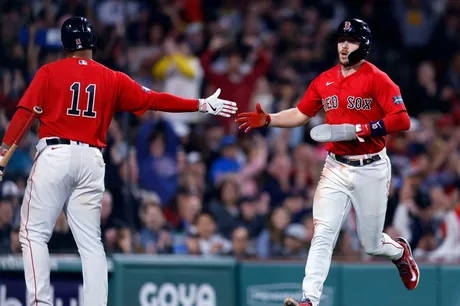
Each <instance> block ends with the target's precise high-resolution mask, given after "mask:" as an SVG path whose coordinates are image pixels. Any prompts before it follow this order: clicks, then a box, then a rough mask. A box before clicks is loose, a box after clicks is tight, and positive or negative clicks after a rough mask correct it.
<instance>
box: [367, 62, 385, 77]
mask: <svg viewBox="0 0 460 306" xmlns="http://www.w3.org/2000/svg"><path fill="white" fill-rule="evenodd" d="M363 68H364V72H365V73H366V74H370V75H372V76H373V77H374V78H377V79H388V80H390V76H389V75H388V74H387V73H386V72H385V71H383V70H381V69H380V68H379V67H377V66H376V65H374V64H373V63H371V62H368V61H364V63H363Z"/></svg>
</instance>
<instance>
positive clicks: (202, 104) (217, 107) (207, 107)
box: [198, 88, 238, 117]
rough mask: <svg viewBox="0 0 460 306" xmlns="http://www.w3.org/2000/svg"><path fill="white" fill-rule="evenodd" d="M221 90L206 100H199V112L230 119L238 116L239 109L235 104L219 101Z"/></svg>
mask: <svg viewBox="0 0 460 306" xmlns="http://www.w3.org/2000/svg"><path fill="white" fill-rule="evenodd" d="M219 95H220V88H219V89H217V90H216V92H215V93H214V94H213V95H212V96H210V97H208V98H206V99H199V109H198V110H199V111H200V112H202V113H208V114H211V115H216V116H222V117H230V116H231V115H233V114H236V111H237V110H238V107H237V106H236V103H235V102H232V101H227V100H223V99H219Z"/></svg>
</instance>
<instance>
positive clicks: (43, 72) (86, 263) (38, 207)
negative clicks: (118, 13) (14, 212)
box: [0, 17, 237, 306]
mask: <svg viewBox="0 0 460 306" xmlns="http://www.w3.org/2000/svg"><path fill="white" fill-rule="evenodd" d="M61 35H62V37H61V40H62V43H63V47H64V49H65V51H66V53H67V58H66V59H63V60H60V61H57V62H54V63H51V64H47V65H44V66H43V67H41V68H40V69H39V70H38V71H37V73H36V75H35V77H34V79H33V81H32V82H31V84H30V87H29V88H28V89H27V92H26V93H25V94H24V96H23V98H22V99H21V101H20V103H19V105H18V109H17V111H16V113H15V115H14V116H13V119H12V120H11V123H10V125H9V127H8V130H7V131H6V134H5V137H4V139H3V144H2V150H3V152H4V151H5V149H6V148H8V147H9V146H11V145H12V143H13V142H14V141H15V139H16V137H17V135H18V133H19V131H20V130H21V127H22V126H23V125H24V122H25V121H27V118H28V117H30V115H31V112H32V110H33V107H34V106H39V107H41V108H42V109H43V113H42V115H41V117H40V128H39V132H38V134H39V135H38V136H39V139H40V140H39V142H38V144H37V154H36V156H35V160H34V165H33V168H32V171H31V173H30V176H29V179H28V182H27V187H26V191H25V196H24V201H23V203H22V208H21V229H20V242H21V246H22V252H23V260H24V272H25V279H26V284H27V291H28V299H29V300H30V305H33V306H44V305H53V301H51V287H50V262H49V253H48V248H47V243H48V241H49V239H50V237H51V235H52V232H53V228H54V224H55V222H56V219H57V217H58V216H59V214H60V213H61V211H64V213H65V215H66V217H67V221H68V223H69V226H70V229H71V231H72V234H73V236H74V238H75V241H76V244H77V247H78V251H79V253H80V257H81V260H82V268H83V288H84V289H83V291H84V292H83V304H84V305H85V306H103V305H107V293H108V288H107V287H108V284H107V262H106V256H105V253H104V248H103V245H102V242H101V228H100V214H101V199H102V193H103V191H104V173H105V164H104V160H103V157H102V153H101V150H102V148H104V147H105V145H106V131H107V128H108V126H109V124H110V122H111V121H112V118H113V115H114V113H115V112H121V111H128V112H133V113H135V114H136V115H141V114H143V113H144V112H145V111H147V110H159V111H164V112H195V111H201V112H206V113H209V114H212V115H220V116H225V117H230V116H231V115H232V114H234V113H236V110H237V107H236V104H235V103H234V102H230V101H225V100H221V99H219V98H218V95H219V90H218V91H217V92H216V93H215V94H214V95H212V96H211V97H209V98H206V99H199V100H198V99H184V98H181V97H177V96H173V95H170V94H167V93H157V92H154V91H152V90H150V89H148V88H145V87H142V86H140V85H139V84H137V83H135V82H134V81H133V80H132V79H131V78H129V77H128V76H127V75H125V74H123V73H121V72H115V71H113V70H111V69H108V68H106V67H104V66H102V65H101V64H99V63H97V62H95V61H93V60H92V54H93V51H94V49H95V47H96V36H95V34H94V32H93V29H92V26H91V24H90V23H89V22H88V21H87V20H86V19H85V18H82V17H73V18H70V19H68V20H66V21H65V22H64V24H63V25H62V29H61ZM0 174H1V175H3V173H0Z"/></svg>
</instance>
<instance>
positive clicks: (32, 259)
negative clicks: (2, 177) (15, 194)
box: [24, 164, 38, 306]
mask: <svg viewBox="0 0 460 306" xmlns="http://www.w3.org/2000/svg"><path fill="white" fill-rule="evenodd" d="M36 167H37V164H35V165H34V167H33V169H32V174H31V176H30V192H29V200H28V201H27V220H26V224H25V226H24V228H25V230H26V239H27V242H28V243H29V249H30V260H31V263H32V273H33V276H34V295H35V306H38V300H37V276H36V274H35V265H34V255H33V254H32V243H31V242H30V239H29V230H28V229H27V225H28V224H29V214H30V200H31V199H32V188H33V185H34V180H33V176H34V174H35V168H36Z"/></svg>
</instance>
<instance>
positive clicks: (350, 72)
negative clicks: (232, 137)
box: [237, 19, 419, 306]
mask: <svg viewBox="0 0 460 306" xmlns="http://www.w3.org/2000/svg"><path fill="white" fill-rule="evenodd" d="M336 34H337V39H338V42H337V49H338V58H339V64H338V65H336V66H334V67H333V68H331V69H329V70H327V71H325V72H323V73H322V74H320V75H319V76H318V77H317V78H316V79H314V80H313V81H312V83H311V84H310V86H309V87H308V89H307V91H306V93H305V95H304V96H303V98H302V99H301V101H300V102H299V103H298V105H297V107H295V108H292V109H288V110H284V111H281V112H279V113H276V114H267V113H265V112H264V111H263V110H262V109H261V107H260V105H257V109H256V111H255V112H251V113H242V114H238V118H237V122H239V123H241V124H240V129H243V130H245V131H246V132H248V131H249V130H251V129H252V128H257V127H263V126H275V127H284V128H289V127H296V126H301V125H304V124H306V123H307V122H308V121H309V120H310V118H311V117H313V116H315V115H316V114H317V113H318V112H319V110H320V109H321V108H323V109H324V110H325V117H326V123H325V124H324V125H321V126H320V127H318V128H316V127H315V128H314V130H315V129H316V130H315V132H314V131H313V130H312V137H313V138H314V139H317V140H320V141H321V140H322V141H324V142H327V144H326V149H327V151H328V156H327V158H326V162H325V165H324V169H323V171H322V173H321V178H320V181H319V182H318V187H317V190H316V193H315V196H314V202H313V218H314V224H315V232H314V237H313V240H312V243H311V248H310V251H309V254H308V259H307V263H306V267H305V278H304V280H303V284H302V292H303V297H302V300H301V301H300V302H297V301H295V300H294V299H292V298H287V299H286V300H285V302H284V306H297V305H300V306H317V305H319V301H320V297H321V292H322V288H323V284H324V281H325V280H326V277H327V274H328V272H329V267H330V263H331V256H332V252H333V249H334V247H335V243H336V241H337V237H338V235H339V232H340V230H341V228H342V225H343V222H344V221H345V218H346V217H347V216H348V214H349V212H350V209H351V207H353V209H354V211H355V215H356V222H357V232H358V236H359V239H360V242H361V245H362V247H363V248H364V251H365V252H366V253H367V254H369V255H382V256H386V257H388V258H390V259H391V260H392V261H393V263H394V264H395V265H396V267H397V268H398V270H399V274H400V276H401V279H402V281H403V283H404V285H405V286H406V288H407V289H409V290H412V289H414V288H415V287H417V284H418V281H419V269H418V267H417V264H416V263H415V261H414V259H413V257H412V252H411V249H410V246H409V244H408V243H407V241H406V240H405V239H404V238H397V239H396V240H393V239H391V238H390V237H389V236H388V235H387V234H385V233H382V231H383V226H384V221H385V212H386V206H387V197H388V189H389V185H390V179H391V167H390V160H389V158H388V156H387V154H386V149H385V135H387V134H391V133H396V132H400V131H404V130H407V129H409V127H410V119H409V115H408V114H407V111H406V108H405V106H404V103H403V99H402V97H401V93H400V90H399V87H398V86H397V85H396V84H394V83H393V81H392V80H391V79H390V78H389V77H388V75H387V74H385V73H384V72H382V71H381V70H379V69H378V68H377V67H375V66H374V65H373V64H371V63H369V62H368V61H366V60H365V58H366V56H367V55H368V54H369V51H370V47H371V40H372V36H371V31H370V29H369V26H368V25H367V24H366V23H365V22H364V21H362V20H359V19H353V20H346V21H343V22H342V23H341V24H340V26H339V28H338V30H337V33H336ZM350 127H351V129H350ZM315 133H316V134H315Z"/></svg>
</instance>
